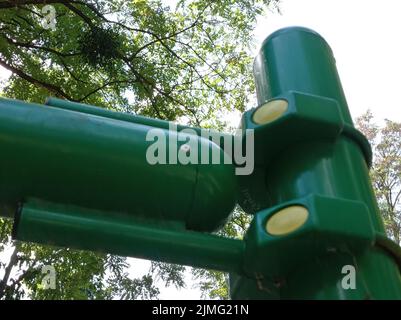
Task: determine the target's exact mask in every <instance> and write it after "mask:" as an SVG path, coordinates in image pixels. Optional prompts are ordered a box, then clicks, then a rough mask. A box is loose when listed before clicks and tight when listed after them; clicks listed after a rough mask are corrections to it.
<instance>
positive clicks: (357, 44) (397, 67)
mask: <svg viewBox="0 0 401 320" xmlns="http://www.w3.org/2000/svg"><path fill="white" fill-rule="evenodd" d="M281 10H282V15H281V16H280V15H277V14H271V13H269V14H268V15H267V17H266V18H263V19H260V20H259V22H258V25H257V29H256V32H255V35H256V37H257V40H258V42H259V43H261V42H262V41H263V39H264V38H265V37H266V36H267V35H269V34H270V33H272V32H273V31H275V30H277V29H280V28H282V27H287V26H294V25H298V26H304V27H308V28H311V29H314V30H315V31H317V32H318V33H320V34H321V35H322V36H323V37H324V38H325V39H326V40H327V42H328V43H329V45H330V46H331V48H332V49H333V52H334V56H335V58H336V61H337V68H338V71H339V74H340V78H341V81H342V84H343V88H344V91H345V94H346V97H347V101H348V105H349V108H350V110H351V114H352V116H353V118H356V117H357V116H359V115H361V114H362V113H364V112H365V111H366V110H367V109H368V108H370V109H371V110H372V112H373V114H374V116H375V117H376V118H378V119H385V118H387V119H390V120H393V121H401V101H399V102H396V101H397V99H398V94H397V92H398V91H399V90H400V85H401V81H400V77H401V19H400V13H401V1H399V0H381V1H372V0H282V4H281ZM394 102H395V103H394Z"/></svg>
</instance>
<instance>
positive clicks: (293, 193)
mask: <svg viewBox="0 0 401 320" xmlns="http://www.w3.org/2000/svg"><path fill="white" fill-rule="evenodd" d="M254 75H255V81H256V87H257V91H258V104H259V108H262V107H263V105H265V104H266V103H268V102H270V101H273V100H275V99H284V100H286V101H287V102H288V109H287V110H286V111H285V112H284V113H283V114H282V115H281V116H280V117H279V118H278V119H277V120H275V121H272V122H269V123H266V124H256V123H255V122H254V121H253V116H254V114H255V112H256V111H257V110H258V109H256V110H251V111H248V112H247V113H245V114H244V116H243V120H242V126H243V127H244V128H253V129H254V130H255V159H257V160H256V161H257V164H258V168H257V170H255V172H254V174H253V175H251V176H249V177H243V178H242V181H241V182H240V188H241V197H240V204H241V205H242V207H243V208H244V210H245V211H247V212H249V213H252V214H254V215H255V218H254V219H253V221H252V225H251V227H250V229H249V230H248V232H247V235H246V237H245V243H246V250H245V261H247V262H248V263H246V264H245V266H244V269H245V274H246V276H243V275H242V276H241V275H238V274H231V294H232V297H234V298H255V299H265V298H266V299H268V298H271V299H294V298H295V299H385V298H392V299H399V298H401V281H400V272H399V269H398V265H397V263H399V259H398V258H394V255H393V253H392V252H391V250H390V249H389V247H390V246H388V247H382V246H380V245H379V243H378V242H379V240H378V239H380V238H382V237H384V227H383V223H382V220H381V217H380V212H379V209H378V206H377V203H376V200H375V195H374V193H373V190H372V187H371V183H370V180H369V173H368V165H369V163H370V161H371V151H370V149H369V145H368V143H367V141H366V139H365V138H364V137H363V135H362V134H361V133H359V132H358V131H357V130H356V129H355V128H354V127H353V124H352V120H351V117H350V113H349V110H348V106H347V103H346V100H345V96H344V93H343V90H342V87H341V83H340V80H339V77H338V73H337V70H336V66H335V59H334V57H333V55H332V51H331V49H330V47H329V46H328V44H327V43H326V41H325V40H324V39H323V38H322V37H321V36H319V35H318V34H317V33H315V32H314V31H311V30H309V29H305V28H298V27H294V28H287V29H282V30H279V31H277V32H275V33H273V34H272V35H271V36H269V37H268V38H267V39H266V40H265V41H264V43H263V45H262V48H261V51H260V54H259V56H258V57H257V58H256V60H255V65H254ZM292 205H298V206H303V207H304V208H306V209H307V210H308V212H309V216H308V218H307V221H306V222H305V223H304V224H303V225H302V226H300V227H299V228H298V229H296V230H295V231H293V232H291V233H289V234H281V235H271V234H268V232H267V231H266V229H265V226H266V223H267V221H269V219H270V218H271V217H272V216H274V214H276V213H277V212H279V211H280V210H281V209H284V208H286V207H287V208H288V207H291V206H292ZM397 252H399V249H397ZM346 265H350V266H353V267H354V268H355V270H356V288H355V289H349V288H348V289H347V288H346V287H343V286H342V279H343V278H344V276H345V274H343V273H342V268H343V267H344V266H346Z"/></svg>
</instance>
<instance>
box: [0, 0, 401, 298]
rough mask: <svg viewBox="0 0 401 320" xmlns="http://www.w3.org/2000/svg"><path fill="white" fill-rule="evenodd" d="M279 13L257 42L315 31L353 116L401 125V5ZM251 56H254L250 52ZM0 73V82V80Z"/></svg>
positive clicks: (298, 8) (297, 5) (343, 1)
mask: <svg viewBox="0 0 401 320" xmlns="http://www.w3.org/2000/svg"><path fill="white" fill-rule="evenodd" d="M281 11H282V15H278V14H273V13H268V14H267V17H265V18H261V19H259V21H258V24H257V28H256V30H255V36H256V38H257V42H258V43H261V42H262V41H263V39H264V38H265V37H267V36H268V35H269V34H270V33H272V32H273V31H275V30H277V29H279V28H282V27H286V26H294V25H298V26H304V27H308V28H311V29H314V30H315V31H317V32H318V33H320V34H321V35H322V36H323V37H324V38H325V39H326V40H327V42H328V43H329V44H330V46H331V48H332V49H333V52H334V55H335V58H336V61H337V68H338V71H339V74H340V78H341V80H342V84H343V87H344V91H345V93H346V96H347V100H348V105H349V107H350V110H351V114H352V116H353V117H354V118H355V117H357V116H359V115H361V114H362V113H363V112H365V111H366V110H367V109H368V108H370V109H371V110H372V112H373V114H374V116H375V117H376V119H378V120H383V119H385V118H387V119H390V120H393V121H401V111H400V110H401V101H400V100H399V96H398V89H399V86H400V85H401V83H400V75H401V36H400V35H401V18H400V14H401V1H399V0H382V1H372V0H348V1H347V0H282V4H281ZM255 54H256V52H255ZM5 75H6V74H5V73H4V69H3V70H2V69H0V79H1V78H2V76H5ZM131 261H132V268H131V269H130V271H131V273H132V274H133V275H134V276H140V275H142V274H144V273H146V272H147V270H148V268H149V263H148V262H145V261H142V260H138V259H132V260H131ZM187 280H188V289H184V290H175V289H174V288H167V289H162V292H161V296H160V297H161V298H162V299H198V298H199V297H200V293H199V291H198V290H197V289H191V286H192V281H190V275H188V277H187Z"/></svg>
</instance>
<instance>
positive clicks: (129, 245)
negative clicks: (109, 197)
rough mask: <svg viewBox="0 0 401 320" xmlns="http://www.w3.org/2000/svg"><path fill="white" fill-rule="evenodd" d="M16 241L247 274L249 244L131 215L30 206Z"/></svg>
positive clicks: (15, 232) (22, 214) (20, 222)
mask: <svg viewBox="0 0 401 320" xmlns="http://www.w3.org/2000/svg"><path fill="white" fill-rule="evenodd" d="M13 237H14V238H15V239H18V240H22V241H31V242H36V243H41V244H50V245H56V246H63V247H70V248H76V249H82V250H92V251H98V252H105V253H111V254H116V255H121V256H130V257H136V258H144V259H151V260H156V261H163V262H169V263H177V264H183V265H191V266H194V267H200V268H208V269H215V270H221V271H229V272H237V273H241V271H242V262H243V252H244V243H243V241H240V240H235V239H227V238H223V237H219V236H215V235H210V234H206V233H199V232H192V231H186V230H184V228H183V227H182V228H181V227H180V224H179V223H177V224H176V225H174V224H171V223H170V224H166V223H164V224H163V225H161V224H160V223H159V224H158V223H157V222H156V223H154V224H150V223H148V222H147V223H144V222H143V221H140V220H137V219H136V220H135V219H133V218H132V217H130V216H128V215H122V214H119V213H111V212H101V211H95V210H88V209H82V208H77V207H72V206H64V205H56V204H52V203H48V202H43V201H37V200H33V201H29V202H27V203H25V204H24V205H23V206H22V207H21V209H20V210H19V212H18V213H17V215H16V219H15V224H14V230H13Z"/></svg>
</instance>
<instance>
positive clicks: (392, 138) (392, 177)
mask: <svg viewBox="0 0 401 320" xmlns="http://www.w3.org/2000/svg"><path fill="white" fill-rule="evenodd" d="M357 126H358V127H359V129H360V130H361V131H362V132H363V133H364V134H365V135H366V137H367V138H368V140H369V142H370V144H371V146H372V148H373V154H374V158H373V166H372V169H371V172H370V176H371V179H372V182H373V187H374V189H375V193H376V197H377V201H378V204H379V208H380V212H381V214H382V216H383V219H384V223H385V227H386V231H387V234H388V236H389V237H390V238H392V239H393V240H394V241H395V242H397V243H399V244H400V243H401V242H400V241H401V235H400V228H401V123H398V122H393V121H390V120H385V123H384V125H383V126H378V125H377V124H376V123H374V121H373V114H372V113H371V112H370V111H368V112H366V113H365V114H364V115H362V116H361V117H360V118H358V119H357Z"/></svg>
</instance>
